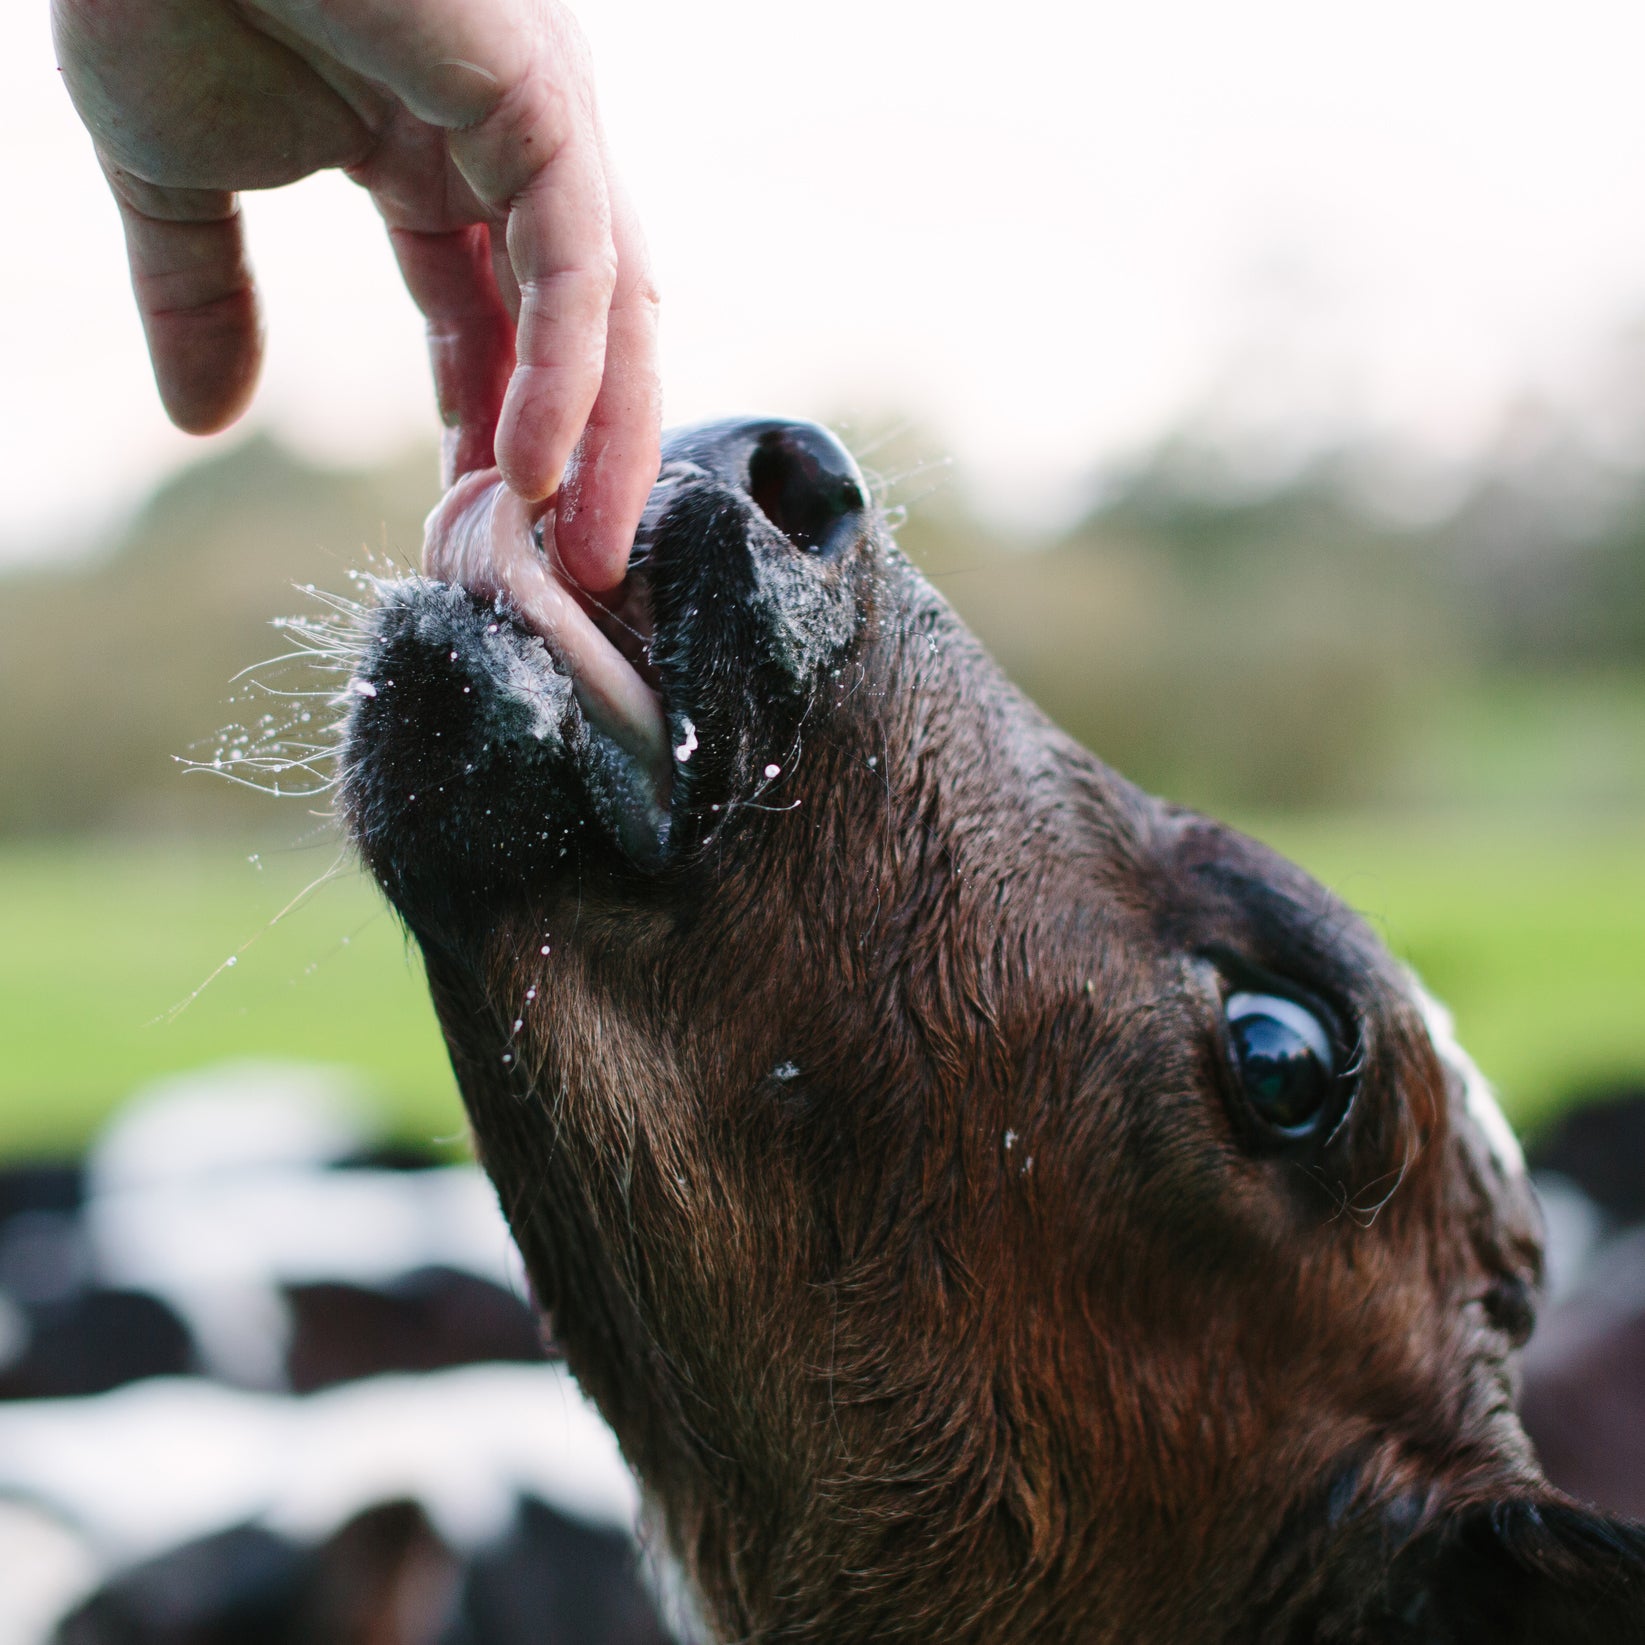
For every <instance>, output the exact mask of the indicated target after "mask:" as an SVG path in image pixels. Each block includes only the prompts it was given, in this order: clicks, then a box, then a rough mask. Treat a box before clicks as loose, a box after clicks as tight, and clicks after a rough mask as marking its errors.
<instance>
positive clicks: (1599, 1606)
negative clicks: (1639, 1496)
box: [1367, 1497, 1645, 1645]
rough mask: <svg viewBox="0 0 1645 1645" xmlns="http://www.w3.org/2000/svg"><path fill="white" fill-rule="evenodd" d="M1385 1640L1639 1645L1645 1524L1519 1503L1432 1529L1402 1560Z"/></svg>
mask: <svg viewBox="0 0 1645 1645" xmlns="http://www.w3.org/2000/svg"><path fill="white" fill-rule="evenodd" d="M1383 1608H1384V1615H1385V1616H1386V1617H1387V1619H1388V1623H1389V1624H1391V1628H1390V1629H1389V1631H1387V1632H1386V1633H1383V1632H1376V1633H1375V1634H1374V1635H1372V1636H1367V1637H1375V1638H1377V1639H1379V1640H1381V1639H1387V1640H1390V1641H1394V1640H1397V1641H1400V1642H1401V1645H1474V1642H1480V1645H1484V1642H1487V1641H1489V1642H1491V1645H1520V1642H1524V1645H1531V1642H1532V1641H1535V1642H1537V1645H1553V1642H1556V1641H1571V1642H1573V1645H1575V1642H1577V1641H1581V1642H1582V1645H1639V1642H1641V1641H1645V1522H1635V1521H1633V1520H1626V1519H1611V1518H1608V1517H1607V1516H1606V1515H1604V1514H1601V1513H1597V1512H1595V1511H1593V1510H1591V1509H1587V1508H1583V1507H1581V1506H1579V1505H1578V1504H1577V1503H1574V1502H1569V1501H1567V1500H1565V1499H1563V1498H1560V1497H1510V1498H1506V1499H1504V1500H1501V1501H1498V1502H1491V1503H1485V1504H1481V1505H1479V1506H1475V1507H1469V1508H1466V1509H1459V1510H1456V1511H1454V1512H1452V1513H1449V1514H1446V1515H1445V1516H1443V1517H1441V1518H1440V1519H1438V1520H1435V1521H1430V1522H1429V1524H1428V1525H1427V1526H1425V1527H1424V1528H1423V1530H1421V1531H1420V1532H1419V1533H1418V1534H1417V1535H1416V1537H1414V1538H1413V1539H1412V1540H1411V1541H1410V1542H1409V1543H1407V1544H1406V1545H1405V1547H1404V1548H1402V1549H1401V1550H1400V1552H1399V1553H1398V1554H1397V1555H1396V1556H1395V1559H1394V1561H1393V1566H1392V1570H1391V1571H1390V1580H1389V1584H1388V1589H1387V1591H1386V1593H1385V1595H1384V1607H1383Z"/></svg>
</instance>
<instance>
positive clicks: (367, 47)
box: [261, 0, 616, 499]
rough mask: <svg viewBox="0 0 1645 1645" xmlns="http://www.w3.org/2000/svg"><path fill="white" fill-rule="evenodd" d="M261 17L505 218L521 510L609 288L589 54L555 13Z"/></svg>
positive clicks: (570, 430) (610, 264)
mask: <svg viewBox="0 0 1645 1645" xmlns="http://www.w3.org/2000/svg"><path fill="white" fill-rule="evenodd" d="M261 9H262V10H263V11H264V12H265V13H266V14H270V15H277V16H279V17H280V18H281V19H282V20H283V23H284V25H285V26H286V27H288V28H290V29H292V30H294V31H296V32H297V33H299V34H301V35H303V36H304V37H305V38H313V39H316V40H318V39H319V38H321V37H322V36H323V39H324V44H325V48H326V50H327V52H328V54H329V55H330V56H332V57H333V58H335V59H336V60H337V61H339V62H341V63H342V64H343V65H344V66H345V67H346V68H348V69H349V70H350V71H352V72H353V73H356V74H360V75H364V76H366V77H367V78H368V79H371V80H374V81H376V82H378V83H379V84H381V85H384V86H386V87H388V88H389V89H390V90H392V91H393V92H394V94H395V95H396V96H397V97H399V98H400V99H401V101H402V102H403V103H404V104H405V106H406V107H407V108H408V109H409V110H410V111H411V112H412V113H413V114H414V115H415V116H416V117H417V118H418V119H420V120H423V121H426V122H428V123H429V124H431V125H436V126H441V127H444V128H446V129H448V130H450V131H451V133H452V136H451V139H450V152H451V156H452V159H453V161H454V162H455V164H456V165H457V167H458V169H459V171H460V172H461V173H462V175H463V177H464V178H465V179H466V181H467V183H468V185H469V186H470V187H471V188H472V189H473V190H474V192H475V193H476V195H478V196H479V198H480V199H481V200H483V201H484V202H485V204H486V205H487V207H488V208H490V210H491V211H492V212H493V213H494V214H496V215H497V216H498V217H504V216H506V217H507V219H508V251H509V256H510V261H511V263H512V265H513V269H514V272H515V275H516V277H517V279H518V281H519V285H520V317H519V325H518V330H517V335H516V339H515V353H516V357H517V364H516V368H515V373H514V378H513V380H512V382H511V383H510V385H509V390H508V394H507V396H506V398H505V400H504V403H503V411H502V417H501V422H500V424H499V428H498V433H497V457H498V461H499V464H500V466H501V467H502V469H503V472H504V474H505V475H506V476H507V478H508V480H509V483H510V484H511V485H512V486H513V487H515V488H516V489H517V490H518V491H519V492H520V493H521V494H522V495H524V496H528V497H531V498H534V499H541V498H543V497H547V496H549V495H551V494H552V492H553V491H554V490H555V488H556V487H557V486H558V485H559V482H560V479H561V476H562V475H563V473H564V469H565V465H566V462H567V460H568V458H569V456H570V453H571V450H572V447H573V446H574V444H575V443H576V440H577V436H578V435H579V434H580V433H581V432H582V429H583V425H584V423H585V422H586V420H587V418H588V414H589V411H590V410H591V409H592V407H593V404H594V397H595V395H596V393H597V392H598V389H599V382H600V374H601V370H602V368H603V365H604V357H605V321H606V312H607V310H608V308H609V307H610V302H611V293H612V289H613V286H614V284H615V280H616V254H615V250H614V247H613V245H612V239H611V227H610V215H609V205H608V202H607V199H606V191H605V178H604V172H603V169H602V162H601V156H600V153H599V127H598V120H597V118H596V115H595V112H594V99H593V93H592V91H591V89H590V73H589V69H588V63H587V50H586V47H585V46H584V44H583V40H582V36H581V34H580V32H579V31H578V29H577V27H576V25H575V23H574V22H573V21H572V19H571V17H570V15H569V14H568V13H567V12H565V11H564V9H563V8H562V7H560V6H558V5H556V4H554V3H553V0H529V3H528V0H496V3H495V4H491V5H485V6H476V5H474V4H472V0H406V3H403V4H399V5H394V6H388V5H384V4H382V3H381V0H332V3H330V4H328V5H327V6H326V7H324V8H323V9H322V8H317V7H315V6H314V4H313V0H264V3H263V6H262V8H261ZM406 226H413V225H410V224H407V225H406ZM415 226H421V227H423V228H434V227H447V228H449V227H452V226H454V225H452V224H450V223H442V224H434V223H423V224H420V225H415Z"/></svg>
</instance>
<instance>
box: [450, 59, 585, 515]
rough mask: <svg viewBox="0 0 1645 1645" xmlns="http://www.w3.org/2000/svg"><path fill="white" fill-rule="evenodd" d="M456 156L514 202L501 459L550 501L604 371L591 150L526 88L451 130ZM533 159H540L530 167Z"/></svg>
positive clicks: (546, 100) (473, 175) (551, 103)
mask: <svg viewBox="0 0 1645 1645" xmlns="http://www.w3.org/2000/svg"><path fill="white" fill-rule="evenodd" d="M452 155H453V158H454V159H455V160H456V161H457V163H458V165H459V166H460V167H461V168H462V170H463V172H464V174H465V175H466V176H468V178H469V179H470V181H471V182H472V183H473V184H474V186H475V188H476V189H477V191H478V192H479V193H480V194H481V195H482V196H483V197H485V198H486V199H488V200H490V201H494V202H506V203H507V204H508V206H509V215H508V242H507V243H508V252H509V262H510V265H511V266H512V268H513V271H514V277H515V280H516V282H517V283H518V286H519V292H520V308H519V319H518V322H517V324H516V328H515V339H514V352H515V368H514V377H513V380H512V381H511V382H510V384H509V388H508V395H507V398H506V399H505V400H504V402H503V411H502V416H501V419H500V421H499V424H498V429H497V459H498V466H499V467H500V468H501V469H502V471H503V475H504V478H505V479H507V481H508V483H509V485H510V486H512V487H513V488H514V489H515V490H516V491H518V492H519V493H520V494H521V495H522V496H524V497H529V498H543V497H547V496H549V495H551V494H552V493H553V492H554V491H556V490H557V489H558V488H559V484H560V480H561V478H562V476H563V474H564V472H565V466H566V463H567V462H568V461H569V459H570V456H571V451H572V447H573V446H574V445H575V444H576V442H577V438H578V436H579V435H580V434H581V433H582V431H583V427H584V425H585V424H586V422H587V421H588V416H589V412H590V411H591V410H592V409H593V405H594V399H595V396H596V394H597V393H598V392H599V386H600V377H601V373H602V371H603V370H604V366H605V347H606V316H607V313H608V311H609V309H610V306H611V298H612V292H613V289H614V287H615V284H616V278H617V258H616V249H615V246H614V244H613V242H612V236H611V222H610V204H609V201H608V199H607V195H606V186H605V176H604V171H603V168H602V166H601V163H600V154H599V149H598V145H597V142H596V140H595V137H594V134H593V132H592V131H591V130H590V129H588V128H587V127H586V126H583V127H580V128H579V127H576V126H573V125H571V124H569V123H567V115H566V104H565V103H564V101H563V99H560V98H557V97H554V96H552V95H550V93H549V91H548V89H547V88H546V87H545V86H542V85H533V86H530V87H528V88H527V89H526V90H525V91H523V92H522V93H521V95H520V96H519V97H518V98H516V99H514V100H513V101H511V102H510V103H508V104H506V105H504V106H503V107H502V108H500V109H499V110H498V111H497V113H495V114H494V115H493V116H492V117H490V118H489V119H487V120H486V121H484V122H482V124H481V125H480V126H478V127H475V128H473V129H472V130H470V131H466V132H461V133H457V134H455V135H454V136H453V138H452ZM535 155H544V156H546V157H547V158H546V160H545V162H544V163H543V164H542V165H541V166H539V167H536V168H535V169H530V170H527V169H526V167H527V165H528V164H529V157H531V156H535Z"/></svg>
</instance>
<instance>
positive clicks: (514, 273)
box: [52, 0, 660, 589]
mask: <svg viewBox="0 0 1645 1645" xmlns="http://www.w3.org/2000/svg"><path fill="white" fill-rule="evenodd" d="M52 22H53V28H54V32H55V36H56V41H57V50H58V57H59V60H60V62H61V65H62V69H63V75H64V79H65V81H66V83H67V85H68V89H69V93H70V95H71V96H72V97H73V99H74V103H75V106H76V108H77V109H78V110H79V112H80V115H81V117H82V119H84V121H85V122H86V125H87V126H88V127H89V128H90V130H91V134H92V139H93V142H94V144H95V146H96V149H97V155H98V159H99V160H100V161H101V163H102V166H103V170H104V173H105V175H106V176H107V177H108V180H109V185H110V187H111V188H112V189H113V191H114V196H115V199H116V201H117V202H118V204H119V207H120V215H121V219H122V222H123V224H124V227H125V233H126V247H127V253H128V256H129V258H130V262H131V272H132V284H133V287H134V289H135V291H136V295H137V305H138V308H139V310H140V312H141V314H142V318H143V328H144V332H145V334H146V336H147V338H148V346H149V354H150V356H151V358H152V359H153V362H154V371H155V377H156V380H157V382H158V384H159V388H160V395H161V398H162V400H163V401H164V403H165V406H166V410H167V412H168V413H169V414H170V416H171V418H172V420H173V421H174V422H176V423H177V424H178V425H179V426H181V427H183V428H186V429H189V430H191V431H193V432H195V433H209V432H212V431H214V430H216V429H220V428H223V427H225V426H227V424H229V423H230V422H232V421H233V420H234V419H235V418H236V417H237V416H238V415H239V414H240V413H241V412H242V411H243V410H244V409H245V406H246V403H247V402H248V400H249V399H250V397H251V392H252V389H253V387H254V386H255V383H256V378H257V372H258V368H259V365H260V363H261V356H262V322H261V316H260V313H259V307H258V300H257V293H256V288H255V285H254V283H253V280H252V275H251V270H250V267H249V264H248V263H247V261H246V252H245V243H244V237H243V234H242V231H241V224H240V216H239V211H238V207H237V203H236V198H235V195H236V191H238V190H242V189H252V188H274V187H278V186H280V185H281V184H284V183H289V182H292V181H294V180H295V179H297V178H299V177H304V176H307V175H308V174H309V173H310V172H314V171H320V170H324V169H326V168H329V167H340V168H341V169H343V170H344V171H346V172H347V173H348V174H349V175H350V176H351V177H353V178H354V179H355V181H356V182H358V183H361V184H362V185H364V186H365V187H366V188H367V189H369V190H370V192H371V195H372V198H373V199H374V200H375V202H376V204H377V206H378V209H379V210H380V211H381V213H382V215H383V217H384V220H385V221H386V223H387V225H388V229H389V234H390V237H391V239H392V241H393V244H394V250H395V254H396V256H397V257H398V259H399V263H400V269H401V272H402V273H403V274H404V276H405V280H406V284H407V286H408V287H409V288H410V290H411V294H412V296H413V298H414V299H415V300H416V302H417V305H418V307H419V308H420V309H421V310H422V312H423V314H424V316H425V318H426V320H427V323H428V336H429V351H430V354H431V357H432V362H433V368H434V383H435V392H436V395H437V397H438V400H439V406H440V413H441V418H442V421H443V422H444V424H445V427H446V431H447V432H446V440H445V480H446V483H447V484H448V485H449V484H450V483H452V482H453V481H455V480H456V479H458V478H460V477H461V476H462V475H464V474H466V473H469V472H471V471H473V470H476V469H480V468H485V467H487V466H488V465H489V464H491V463H492V462H493V461H495V462H496V463H497V464H498V466H499V467H500V468H501V470H502V473H503V476H504V478H505V479H506V480H507V481H508V483H509V485H510V486H511V487H512V488H513V489H514V490H515V491H516V492H517V493H519V495H520V496H521V497H523V498H525V499H527V500H528V501H531V502H538V503H540V502H542V501H543V500H544V499H546V498H549V497H551V496H554V495H555V493H558V499H557V502H556V505H555V515H556V518H555V522H554V529H555V538H556V543H557V547H558V551H559V556H560V560H561V563H562V564H563V565H564V566H565V568H566V570H567V572H568V573H569V574H570V575H571V576H573V577H574V578H575V579H577V580H578V581H580V582H582V583H584V584H585V585H586V586H588V587H590V588H594V589H603V588H608V587H610V586H612V585H613V584H615V583H616V582H617V581H619V580H620V578H621V577H622V574H623V568H624V566H625V564H626V562H627V558H628V549H629V544H630V542H631V541H632V539H633V534H634V529H635V527H636V525H637V524H638V522H639V518H640V513H641V510H642V509H643V508H644V506H645V499H646V496H647V494H648V492H649V490H650V487H651V483H652V481H653V480H654V479H655V478H656V474H657V444H658V429H659V422H660V402H659V391H658V384H657V365H656V309H657V301H656V294H655V291H654V289H653V286H652V283H651V275H650V270H649V267H648V264H647V261H646V254H645V248H644V245H643V242H642V240H641V237H640V234H639V230H638V227H637V225H636V224H635V222H634V220H633V217H632V215H631V213H630V211H629V209H628V206H627V204H626V202H625V200H624V198H623V196H622V193H621V191H620V189H619V188H618V186H617V184H616V181H615V179H614V176H613V173H612V170H611V166H610V163H609V161H608V158H607V156H606V152H605V143H604V138H603V135H602V133H601V130H600V123H599V117H598V114H597V112H596V109H595V105H594V93H593V86H592V81H591V75H590V69H589V63H588V56H587V51H586V48H585V46H584V44H583V41H582V37H581V34H580V33H579V31H578V29H577V26H576V24H575V22H574V21H573V20H572V18H571V16H570V14H569V13H568V12H566V11H565V10H564V9H563V8H562V7H561V6H560V5H559V4H558V3H557V0H394V3H386V0H242V3H238V4H237V3H233V0H52ZM579 438H580V441H581V443H580V444H579ZM562 481H563V484H562Z"/></svg>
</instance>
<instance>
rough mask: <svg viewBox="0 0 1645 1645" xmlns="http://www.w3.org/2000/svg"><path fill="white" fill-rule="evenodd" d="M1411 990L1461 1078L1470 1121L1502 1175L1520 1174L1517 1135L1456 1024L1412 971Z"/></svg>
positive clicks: (1444, 1058) (1443, 1056)
mask: <svg viewBox="0 0 1645 1645" xmlns="http://www.w3.org/2000/svg"><path fill="white" fill-rule="evenodd" d="M1411 990H1412V992H1413V993H1414V994H1415V995H1416V1001H1417V1006H1418V1008H1419V1009H1420V1010H1421V1012H1422V1020H1423V1022H1424V1023H1426V1024H1427V1028H1428V1038H1429V1039H1430V1040H1432V1041H1433V1043H1434V1050H1435V1052H1436V1053H1437V1054H1438V1056H1439V1060H1440V1061H1441V1062H1443V1063H1444V1064H1445V1065H1446V1066H1447V1067H1448V1068H1450V1069H1452V1070H1454V1071H1455V1073H1456V1075H1457V1077H1458V1078H1459V1079H1460V1080H1461V1081H1462V1096H1463V1103H1464V1106H1465V1107H1466V1108H1467V1110H1468V1114H1469V1117H1470V1118H1471V1119H1472V1120H1473V1122H1474V1124H1476V1125H1477V1126H1478V1127H1479V1128H1480V1130H1481V1131H1483V1132H1484V1133H1485V1140H1486V1142H1487V1143H1488V1144H1489V1145H1490V1148H1491V1152H1492V1153H1493V1154H1494V1155H1495V1156H1496V1162H1497V1164H1498V1165H1500V1166H1501V1167H1502V1171H1503V1174H1504V1175H1505V1176H1510V1177H1514V1176H1523V1175H1524V1174H1525V1151H1524V1150H1523V1149H1522V1148H1521V1147H1520V1146H1519V1138H1518V1137H1516V1136H1515V1135H1514V1128H1513V1127H1512V1126H1511V1125H1510V1124H1509V1123H1508V1117H1507V1115H1506V1114H1504V1113H1503V1112H1502V1109H1501V1107H1500V1106H1499V1105H1498V1103H1497V1100H1496V1093H1495V1092H1494V1091H1493V1090H1492V1089H1491V1082H1490V1081H1489V1080H1488V1079H1486V1077H1485V1076H1484V1075H1483V1074H1482V1073H1480V1071H1479V1067H1478V1065H1477V1064H1476V1063H1475V1061H1474V1059H1473V1058H1472V1057H1470V1056H1469V1055H1468V1053H1467V1052H1466V1051H1464V1050H1463V1049H1462V1046H1461V1045H1460V1044H1459V1043H1458V1041H1457V1034H1456V1024H1455V1022H1453V1021H1452V1019H1451V1013H1450V1012H1449V1011H1447V1010H1446V1009H1445V1007H1444V1006H1443V1005H1441V1004H1440V1003H1439V1001H1438V1000H1436V999H1435V998H1434V996H1433V995H1432V994H1430V993H1429V992H1428V990H1427V989H1426V988H1424V987H1423V986H1422V984H1421V983H1420V982H1419V981H1418V980H1417V977H1416V974H1415V972H1412V973H1411Z"/></svg>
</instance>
